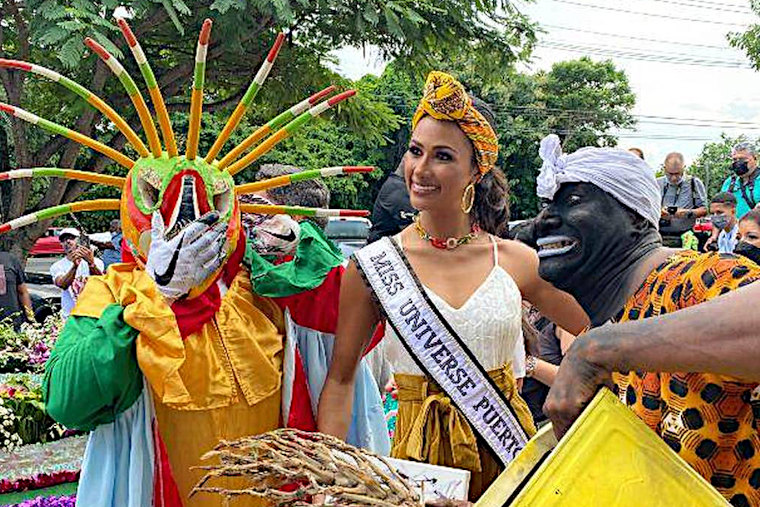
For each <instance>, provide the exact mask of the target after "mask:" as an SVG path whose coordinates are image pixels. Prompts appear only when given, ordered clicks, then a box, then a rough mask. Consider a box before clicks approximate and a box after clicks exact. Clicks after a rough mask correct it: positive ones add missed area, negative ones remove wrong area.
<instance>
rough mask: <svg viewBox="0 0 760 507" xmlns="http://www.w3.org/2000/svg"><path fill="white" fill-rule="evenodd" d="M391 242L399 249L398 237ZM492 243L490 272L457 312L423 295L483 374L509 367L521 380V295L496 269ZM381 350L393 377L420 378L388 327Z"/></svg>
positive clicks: (432, 294) (496, 254) (438, 299)
mask: <svg viewBox="0 0 760 507" xmlns="http://www.w3.org/2000/svg"><path fill="white" fill-rule="evenodd" d="M394 239H395V240H396V242H398V244H399V246H402V245H401V238H400V236H395V237H394ZM491 242H492V243H493V258H494V266H493V269H491V272H490V273H489V274H488V276H487V277H486V279H485V280H484V281H483V283H482V284H481V285H480V286H479V287H478V288H477V289H476V290H475V292H473V294H472V295H471V296H470V297H469V299H467V301H465V303H464V304H463V305H462V306H461V307H460V308H453V307H451V306H450V305H449V304H448V303H447V302H446V301H445V300H444V299H443V298H441V297H439V296H438V295H437V294H436V293H435V292H433V291H432V290H430V289H429V288H427V287H425V291H426V292H427V294H428V297H430V300H431V301H432V302H433V304H434V305H435V306H436V308H438V310H439V311H440V312H441V314H442V315H443V317H444V318H445V319H446V320H447V321H448V322H449V324H451V327H452V328H453V329H454V330H455V331H456V332H457V334H458V335H459V336H460V337H461V338H462V340H463V341H464V343H465V344H466V345H467V346H468V347H469V349H470V350H471V351H472V352H473V353H474V354H475V357H476V358H477V359H478V361H480V363H481V364H482V365H483V368H484V369H485V370H486V371H489V370H494V369H496V368H499V367H501V366H503V365H505V364H507V363H512V370H513V372H514V376H515V377H516V378H520V377H524V376H525V345H524V343H523V333H522V295H521V294H520V289H519V288H518V287H517V284H516V283H515V281H514V280H513V279H512V277H511V276H510V275H509V273H507V272H506V271H505V270H504V268H502V267H501V266H499V250H498V246H497V243H496V240H495V239H494V238H493V237H491ZM402 248H403V246H402ZM381 346H382V348H383V351H384V355H385V359H386V360H387V361H388V363H389V364H390V367H391V369H392V371H393V372H394V373H404V374H409V375H422V374H423V373H422V371H421V370H420V368H419V367H418V366H417V364H416V363H415V362H414V360H413V359H412V358H411V357H410V356H409V352H407V350H406V348H405V347H404V345H403V344H402V343H401V341H400V338H399V337H398V336H397V335H396V333H395V332H394V331H393V328H391V326H387V327H386V332H385V339H383V340H382V342H381Z"/></svg>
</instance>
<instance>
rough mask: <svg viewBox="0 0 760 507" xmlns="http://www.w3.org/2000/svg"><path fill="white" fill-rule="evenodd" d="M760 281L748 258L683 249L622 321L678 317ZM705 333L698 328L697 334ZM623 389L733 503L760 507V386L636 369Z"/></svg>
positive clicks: (620, 382) (620, 384)
mask: <svg viewBox="0 0 760 507" xmlns="http://www.w3.org/2000/svg"><path fill="white" fill-rule="evenodd" d="M758 278H760V268H758V266H757V265H756V264H754V263H753V262H751V261H749V260H747V259H745V258H744V257H735V256H733V255H730V254H717V253H714V254H697V253H696V252H692V251H683V252H680V253H679V254H677V255H675V256H673V257H671V258H670V259H669V260H668V261H667V262H666V263H665V264H663V265H662V266H660V267H658V268H657V269H656V270H654V271H653V272H652V273H651V274H650V275H649V277H648V278H647V279H646V281H645V282H644V284H643V285H642V286H641V288H640V289H639V290H638V291H637V292H636V294H634V295H633V296H632V297H631V298H630V299H629V301H628V302H627V303H626V305H625V307H624V308H623V310H622V312H621V313H620V314H619V315H618V317H617V319H616V320H617V321H619V322H626V321H629V320H639V319H644V318H648V317H652V316H657V315H660V314H664V313H672V312H674V311H676V310H680V309H682V308H686V307H689V306H692V305H695V304H699V303H702V302H705V301H708V300H710V299H712V298H714V297H716V296H719V295H720V294H724V293H725V292H728V291H730V290H734V289H736V288H738V287H741V286H743V285H747V284H748V283H752V282H755V281H756V280H758ZM695 332H698V330H695ZM615 383H616V389H617V391H618V395H619V397H620V399H621V400H622V401H623V402H624V403H626V404H627V405H628V406H629V407H630V408H631V409H632V410H633V411H634V412H635V413H636V415H638V416H639V418H641V419H642V420H643V421H644V422H645V423H646V424H647V425H648V426H649V427H650V428H651V429H652V430H653V431H655V432H656V433H657V434H658V435H660V437H661V438H662V439H663V440H664V441H665V442H666V443H667V444H668V445H670V447H671V448H672V449H673V450H674V451H675V452H677V453H678V454H679V455H680V456H681V457H682V458H683V459H684V460H686V462H687V463H689V464H690V465H691V466H692V467H693V468H694V469H695V470H696V471H697V472H699V474H700V475H702V476H703V477H704V478H705V479H707V481H708V482H710V483H711V484H712V485H713V486H714V487H715V488H716V489H717V490H718V491H720V493H721V494H722V495H723V496H724V497H725V498H726V499H727V500H729V501H730V502H731V503H732V504H733V505H736V506H739V505H760V433H759V432H758V430H759V429H760V426H759V424H760V396H759V394H760V393H758V389H757V388H758V383H757V382H746V381H743V380H741V379H738V378H732V377H726V376H723V375H714V374H707V373H647V372H631V373H629V374H627V375H617V374H616V375H615Z"/></svg>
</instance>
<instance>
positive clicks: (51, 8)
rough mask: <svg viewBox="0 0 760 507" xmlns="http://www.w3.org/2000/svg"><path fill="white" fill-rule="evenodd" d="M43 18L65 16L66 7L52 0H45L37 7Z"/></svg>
mask: <svg viewBox="0 0 760 507" xmlns="http://www.w3.org/2000/svg"><path fill="white" fill-rule="evenodd" d="M37 11H38V12H39V13H40V14H42V17H43V18H45V19H50V20H56V19H61V18H63V17H65V16H66V8H65V7H64V6H63V5H60V4H59V3H58V2H55V1H54V0H47V1H46V2H43V3H42V5H40V6H39V7H38V8H37Z"/></svg>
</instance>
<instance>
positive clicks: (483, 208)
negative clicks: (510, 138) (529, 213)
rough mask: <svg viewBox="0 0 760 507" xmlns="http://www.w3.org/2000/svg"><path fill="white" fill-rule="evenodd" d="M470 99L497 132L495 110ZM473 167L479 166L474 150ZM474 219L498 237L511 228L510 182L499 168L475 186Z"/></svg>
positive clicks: (476, 99)
mask: <svg viewBox="0 0 760 507" xmlns="http://www.w3.org/2000/svg"><path fill="white" fill-rule="evenodd" d="M470 97H472V105H473V107H474V108H475V109H477V110H478V112H479V113H480V114H482V115H483V116H484V117H485V119H486V120H487V121H488V123H489V124H490V125H491V128H492V129H493V131H494V132H497V131H496V115H495V114H494V112H493V110H492V109H491V108H490V107H489V106H488V104H486V103H485V102H483V101H482V100H480V99H479V98H477V97H475V96H474V95H470ZM473 165H475V166H477V162H476V160H475V158H474V150H473ZM472 217H473V220H475V221H476V222H477V223H478V225H480V228H481V229H483V230H484V231H486V232H487V233H489V234H493V235H494V236H496V237H503V236H504V234H505V232H506V230H507V229H508V228H509V182H508V181H507V177H506V176H505V175H504V173H503V172H502V170H501V169H499V168H498V167H494V168H493V169H492V170H491V171H490V172H488V173H487V174H485V175H484V176H483V177H482V178H481V180H480V182H479V183H478V184H477V185H475V201H474V203H473V206H472Z"/></svg>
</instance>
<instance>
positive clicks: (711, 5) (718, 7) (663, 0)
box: [649, 0, 752, 14]
mask: <svg viewBox="0 0 760 507" xmlns="http://www.w3.org/2000/svg"><path fill="white" fill-rule="evenodd" d="M649 1H650V2H661V3H665V4H671V5H679V6H682V7H691V8H694V9H707V10H711V11H718V12H731V13H734V14H752V11H751V10H750V9H747V8H742V7H741V6H739V5H734V6H733V7H735V9H737V10H734V9H732V8H731V7H732V6H730V5H722V4H715V3H712V2H710V3H708V4H707V5H700V4H698V3H691V2H683V1H677V0H649ZM726 7H728V8H726Z"/></svg>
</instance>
